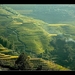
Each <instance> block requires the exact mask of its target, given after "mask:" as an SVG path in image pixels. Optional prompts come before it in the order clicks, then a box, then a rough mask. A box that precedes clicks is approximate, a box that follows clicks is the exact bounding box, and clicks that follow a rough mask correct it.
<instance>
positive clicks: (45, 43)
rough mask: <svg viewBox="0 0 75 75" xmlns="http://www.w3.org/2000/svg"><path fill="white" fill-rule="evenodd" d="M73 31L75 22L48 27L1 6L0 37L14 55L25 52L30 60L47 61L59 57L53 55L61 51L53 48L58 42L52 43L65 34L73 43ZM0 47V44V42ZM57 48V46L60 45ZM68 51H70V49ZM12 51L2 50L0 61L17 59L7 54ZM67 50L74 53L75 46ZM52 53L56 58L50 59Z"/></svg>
mask: <svg viewBox="0 0 75 75" xmlns="http://www.w3.org/2000/svg"><path fill="white" fill-rule="evenodd" d="M74 31H75V25H74V21H73V23H69V22H65V23H57V24H55V23H54V24H49V23H46V22H44V21H42V20H39V19H34V18H32V17H27V16H23V15H21V14H19V13H18V12H16V11H15V10H13V9H11V8H9V7H6V6H3V5H0V36H2V37H4V38H6V39H8V40H9V41H10V42H11V44H12V46H13V47H12V49H11V50H12V51H14V52H16V53H17V54H20V53H21V52H26V53H27V54H28V55H30V56H31V57H39V58H44V59H46V60H48V59H49V60H52V59H57V56H58V55H56V53H55V52H56V50H57V54H58V53H59V51H58V50H60V48H59V49H58V48H57V47H56V44H57V43H59V42H57V41H55V40H58V39H54V37H59V36H60V37H62V36H63V35H65V38H72V39H73V40H75V32H74ZM53 40H54V41H53ZM59 41H61V40H59ZM51 42H52V43H53V45H52V44H51ZM61 42H62V41H61ZM0 44H2V42H1V41H0ZM54 44H55V46H54ZM57 46H58V47H59V45H57ZM62 46H63V44H62ZM65 46H66V45H65ZM60 47H61V46H60ZM64 48H65V47H64ZM67 48H68V49H69V47H67ZM8 50H9V51H10V52H9V51H8ZM11 50H10V49H9V48H8V49H5V48H4V49H1V51H0V55H1V58H0V59H10V58H17V56H12V55H9V54H8V52H9V53H10V54H11V52H12V51H11ZM70 50H72V53H73V50H74V47H73V49H72V46H71V48H70ZM52 51H54V54H55V56H53V54H52V55H51V52H52ZM62 51H63V53H65V49H63V50H62ZM60 52H61V51H60ZM14 55H16V54H14ZM68 55H70V51H68ZM74 55H75V54H73V56H72V55H70V57H71V56H72V58H70V59H71V60H72V62H73V60H74ZM59 57H60V54H59ZM62 58H63V55H62ZM57 60H58V59H57ZM61 60H62V59H61ZM61 60H60V61H61ZM64 61H65V60H64ZM67 61H68V59H67ZM67 61H66V62H67ZM55 62H56V60H55ZM61 65H63V64H61ZM67 67H68V66H67Z"/></svg>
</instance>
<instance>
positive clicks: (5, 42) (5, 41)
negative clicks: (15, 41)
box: [0, 36, 13, 49]
mask: <svg viewBox="0 0 75 75" xmlns="http://www.w3.org/2000/svg"><path fill="white" fill-rule="evenodd" d="M0 44H2V45H3V46H4V47H7V48H9V49H12V47H13V46H12V43H11V42H10V41H9V40H8V39H6V38H4V37H2V36H0Z"/></svg>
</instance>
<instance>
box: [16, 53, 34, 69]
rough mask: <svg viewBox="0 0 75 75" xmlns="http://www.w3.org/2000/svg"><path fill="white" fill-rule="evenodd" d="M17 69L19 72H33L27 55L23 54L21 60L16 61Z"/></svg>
mask: <svg viewBox="0 0 75 75" xmlns="http://www.w3.org/2000/svg"><path fill="white" fill-rule="evenodd" d="M15 68H17V69H19V70H31V69H32V68H33V64H32V63H31V62H30V61H29V58H28V57H27V55H26V53H21V55H20V56H19V58H18V59H17V60H16V61H15Z"/></svg>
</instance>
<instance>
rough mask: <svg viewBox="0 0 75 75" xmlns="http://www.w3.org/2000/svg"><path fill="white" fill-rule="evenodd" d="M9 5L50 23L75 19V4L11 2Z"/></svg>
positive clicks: (22, 12)
mask: <svg viewBox="0 0 75 75" xmlns="http://www.w3.org/2000/svg"><path fill="white" fill-rule="evenodd" d="M7 6H10V7H11V8H13V9H14V10H16V11H18V12H20V13H21V14H23V15H27V16H31V17H34V18H36V19H40V20H43V21H45V22H48V23H72V22H74V21H75V16H74V14H75V10H74V9H75V5H74V4H9V5H7ZM73 24H74V23H73Z"/></svg>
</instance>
